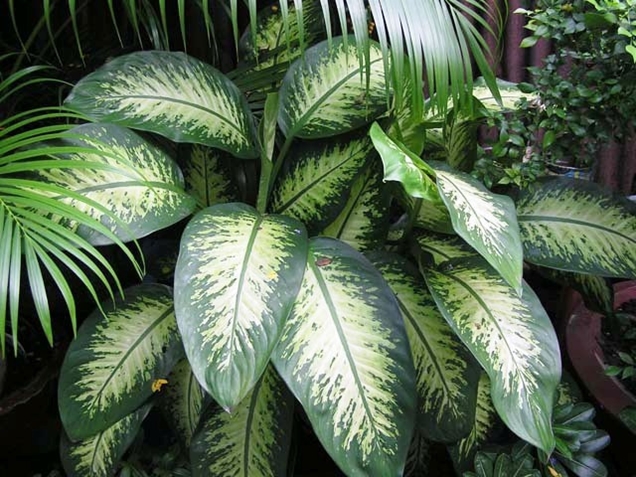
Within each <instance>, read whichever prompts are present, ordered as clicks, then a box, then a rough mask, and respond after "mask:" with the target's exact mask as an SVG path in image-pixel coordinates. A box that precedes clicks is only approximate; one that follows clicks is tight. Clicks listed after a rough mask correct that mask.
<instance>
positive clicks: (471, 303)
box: [425, 257, 561, 453]
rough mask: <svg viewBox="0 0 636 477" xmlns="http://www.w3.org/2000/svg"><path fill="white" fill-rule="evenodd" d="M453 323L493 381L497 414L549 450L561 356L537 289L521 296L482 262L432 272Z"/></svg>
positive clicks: (431, 282) (432, 284)
mask: <svg viewBox="0 0 636 477" xmlns="http://www.w3.org/2000/svg"><path fill="white" fill-rule="evenodd" d="M425 278H426V283H427V284H428V287H429V289H430V290H431V293H432V295H433V298H434V299H435V302H436V303H437V306H438V307H439V308H440V310H441V312H442V314H443V315H444V317H445V318H446V321H448V323H449V324H450V325H451V327H452V328H453V329H454V330H455V333H457V335H458V336H459V337H460V338H461V340H462V341H463V342H464V344H466V346H467V347H468V348H469V349H470V351H471V352H472V353H473V355H474V356H475V358H477V360H478V361H479V363H480V364H481V365H482V367H483V368H484V369H485V370H486V372H487V373H488V376H489V377H490V379H491V381H492V384H491V386H492V399H493V402H494V404H495V408H496V409H497V412H498V413H499V415H500V416H501V418H502V419H503V421H504V422H505V423H506V424H507V425H508V427H509V428H510V429H511V430H512V431H513V432H514V433H515V434H517V435H518V436H519V437H521V438H522V439H524V440H526V441H528V442H530V443H531V444H532V445H534V446H536V447H539V448H540V449H543V450H544V451H545V452H547V453H550V452H552V450H553V448H554V435H553V433H552V426H551V413H552V403H553V396H554V393H555V389H556V386H557V385H558V383H559V380H560V377H561V357H560V352H559V343H558V340H557V337H556V333H555V332H554V329H553V327H552V323H551V322H550V318H549V317H548V315H547V313H546V312H545V310H544V309H543V307H542V306H541V302H540V301H539V299H538V298H537V297H536V295H535V294H534V292H533V291H532V289H531V288H530V287H529V286H528V285H526V284H525V283H524V284H523V292H522V293H521V294H518V293H517V292H516V291H515V290H514V289H513V288H512V287H510V286H509V285H508V284H507V283H506V282H505V281H504V280H503V279H502V278H501V276H500V275H499V274H498V273H497V272H496V271H495V270H494V269H493V268H492V267H490V266H489V265H488V264H487V263H486V262H485V260H483V259H482V258H481V257H476V258H472V259H471V258H469V259H458V260H451V261H448V262H445V263H444V264H442V265H441V266H440V267H439V268H426V269H425Z"/></svg>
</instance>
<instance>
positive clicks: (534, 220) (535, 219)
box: [517, 214, 636, 243]
mask: <svg viewBox="0 0 636 477" xmlns="http://www.w3.org/2000/svg"><path fill="white" fill-rule="evenodd" d="M517 221H518V222H519V223H521V222H528V223H529V224H530V225H532V224H539V223H546V222H547V223H557V224H559V223H560V224H570V225H573V226H577V227H584V228H591V229H596V230H600V231H602V232H605V233H607V234H610V235H615V236H618V237H621V238H622V239H624V240H627V241H629V242H632V243H636V239H634V238H632V237H630V236H629V235H625V234H623V233H620V232H617V231H616V229H612V228H609V227H606V226H604V225H602V224H599V223H595V222H586V221H583V220H576V219H571V218H565V217H556V216H553V215H538V214H537V215H534V214H527V215H518V216H517Z"/></svg>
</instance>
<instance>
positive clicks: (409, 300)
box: [369, 253, 481, 442]
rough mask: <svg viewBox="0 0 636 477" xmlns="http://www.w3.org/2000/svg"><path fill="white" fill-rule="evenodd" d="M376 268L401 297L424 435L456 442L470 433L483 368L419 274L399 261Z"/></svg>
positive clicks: (385, 258) (381, 258) (383, 258)
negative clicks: (447, 321) (452, 326)
mask: <svg viewBox="0 0 636 477" xmlns="http://www.w3.org/2000/svg"><path fill="white" fill-rule="evenodd" d="M369 258H370V260H371V262H372V263H373V264H374V265H375V267H376V268H377V269H378V270H379V271H380V272H381V273H382V275H383V276H384V279H385V280H386V281H387V282H388V283H389V285H390V286H391V289H392V290H393V293H395V296H396V297H397V300H398V303H399V305H400V310H401V312H402V317H403V318H404V323H405V325H406V332H407V335H408V338H409V343H410V345H411V353H412V355H413V362H414V363H415V372H416V376H417V390H418V395H419V402H420V405H419V413H418V422H419V430H420V432H421V433H422V435H423V436H424V437H425V438H427V439H430V440H434V441H442V442H453V441H457V440H459V439H461V438H462V437H464V436H466V434H468V433H469V432H470V423H471V421H472V420H473V416H472V414H471V412H473V411H474V409H475V399H476V393H477V381H478V380H479V375H480V374H481V368H480V367H479V365H478V364H477V362H476V361H475V360H474V358H473V357H472V355H471V354H470V352H469V351H468V350H467V349H466V347H465V346H464V344H463V343H462V342H461V341H460V340H459V338H457V336H456V335H455V333H454V332H453V330H452V328H451V327H450V326H449V325H448V323H446V321H445V320H444V317H443V316H442V314H441V313H440V312H439V310H438V308H437V305H436V304H435V301H434V300H433V298H432V297H431V295H430V293H429V292H428V290H427V289H426V283H424V279H423V278H422V277H421V275H420V274H419V272H418V270H417V268H415V267H414V266H413V265H411V264H410V263H409V262H407V260H406V259H404V258H402V257H400V256H399V255H388V254H380V253H378V254H373V255H370V256H369Z"/></svg>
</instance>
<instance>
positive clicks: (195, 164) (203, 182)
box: [178, 144, 239, 208]
mask: <svg viewBox="0 0 636 477" xmlns="http://www.w3.org/2000/svg"><path fill="white" fill-rule="evenodd" d="M232 159H233V158H232V156H231V155H230V154H228V153H224V152H222V151H219V150H218V149H213V148H211V147H206V146H201V145H199V144H193V145H191V146H190V145H188V146H186V147H182V148H180V150H179V156H178V161H179V164H180V165H181V170H182V171H183V178H184V181H185V190H186V191H187V192H188V193H190V194H191V195H192V196H193V197H194V198H195V199H196V200H197V203H198V204H199V207H200V208H205V207H209V206H211V205H215V204H222V203H226V202H235V201H236V200H238V198H239V192H238V187H237V186H236V183H235V181H234V180H233V177H232V170H231V168H230V163H231V161H232Z"/></svg>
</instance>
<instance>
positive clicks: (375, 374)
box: [272, 237, 416, 476]
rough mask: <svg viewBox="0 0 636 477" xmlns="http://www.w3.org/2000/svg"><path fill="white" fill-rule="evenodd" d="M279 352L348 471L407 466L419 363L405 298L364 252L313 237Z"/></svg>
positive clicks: (319, 431) (288, 378)
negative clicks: (401, 300)
mask: <svg viewBox="0 0 636 477" xmlns="http://www.w3.org/2000/svg"><path fill="white" fill-rule="evenodd" d="M272 361H273V363H274V365H275V366H276V369H278V371H279V372H280V374H281V376H282V377H283V379H284V380H285V382H286V383H287V385H288V387H289V388H290V389H291V390H292V392H293V393H294V395H295V396H296V398H297V399H298V400H299V401H300V403H301V404H302V406H303V408H304V409H305V411H306V412H307V415H308V416H309V420H310V421H311V424H312V427H313V429H314V431H315V433H316V435H317V436H318V439H319V440H320V442H321V443H322V445H323V447H324V448H325V449H326V450H327V452H328V453H329V454H330V455H331V457H332V458H333V459H334V461H335V462H336V463H337V464H338V465H339V466H340V468H341V469H342V470H343V471H344V472H345V473H346V474H347V475H350V476H361V475H382V476H397V475H402V471H403V469H404V463H405V459H406V453H407V450H408V447H409V442H410V440H411V434H412V429H413V426H414V424H415V407H416V389H415V371H414V369H413V363H412V360H411V354H410V349H409V345H408V339H407V336H406V331H405V329H404V323H403V321H402V318H401V316H400V310H399V306H398V303H397V301H396V300H395V297H394V296H393V293H392V292H391V289H390V288H389V286H388V285H387V284H386V282H385V281H384V280H383V279H382V276H381V275H380V273H379V272H378V271H377V270H376V269H375V268H374V267H373V266H372V265H371V264H370V263H369V262H368V261H367V260H366V259H365V258H364V257H363V256H362V255H361V254H360V253H358V252H356V251H355V250H354V249H353V248H351V247H350V246H348V245H346V244H344V243H342V242H339V241H337V240H335V239H330V238H325V237H321V238H314V239H312V240H311V241H310V254H309V260H308V262H307V269H306V271H305V276H304V277H303V284H302V286H301V290H300V292H299V294H298V298H297V299H296V303H295V305H294V308H293V309H292V312H291V315H290V316H289V319H288V320H287V323H286V324H285V328H284V330H283V334H282V337H281V340H280V342H279V344H278V346H277V347H276V349H275V351H274V353H273V354H272Z"/></svg>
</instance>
